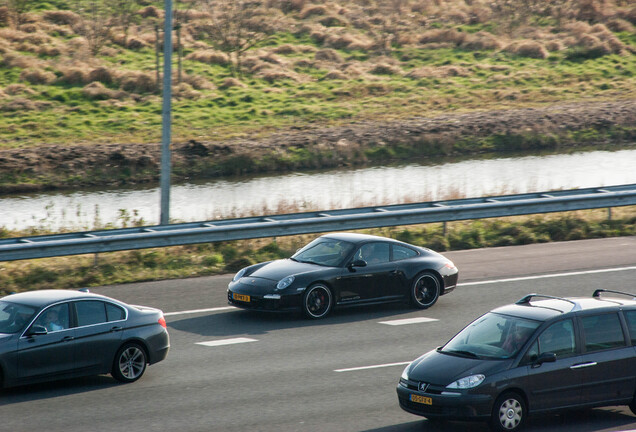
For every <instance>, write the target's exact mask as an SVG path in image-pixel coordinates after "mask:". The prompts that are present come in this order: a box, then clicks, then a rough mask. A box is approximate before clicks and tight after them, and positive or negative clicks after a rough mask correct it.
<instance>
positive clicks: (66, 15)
mask: <svg viewBox="0 0 636 432" xmlns="http://www.w3.org/2000/svg"><path fill="white" fill-rule="evenodd" d="M42 18H44V19H45V20H46V21H49V22H52V23H54V24H62V25H73V24H75V23H77V22H78V21H79V19H80V17H79V15H77V14H76V13H75V12H72V11H70V10H50V11H45V12H44V13H43V14H42Z"/></svg>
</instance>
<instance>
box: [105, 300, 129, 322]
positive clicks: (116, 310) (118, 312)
mask: <svg viewBox="0 0 636 432" xmlns="http://www.w3.org/2000/svg"><path fill="white" fill-rule="evenodd" d="M106 317H107V318H108V321H119V320H123V319H124V318H126V311H124V310H123V309H122V308H120V307H119V306H115V305H114V304H111V303H106Z"/></svg>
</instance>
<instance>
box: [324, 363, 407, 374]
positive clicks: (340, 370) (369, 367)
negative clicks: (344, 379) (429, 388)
mask: <svg viewBox="0 0 636 432" xmlns="http://www.w3.org/2000/svg"><path fill="white" fill-rule="evenodd" d="M409 363H411V362H399V363H386V364H379V365H372V366H360V367H354V368H347V369H334V372H353V371H360V370H367V369H379V368H385V367H392V366H406V365H407V364H409Z"/></svg>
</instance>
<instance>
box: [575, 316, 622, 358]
mask: <svg viewBox="0 0 636 432" xmlns="http://www.w3.org/2000/svg"><path fill="white" fill-rule="evenodd" d="M581 323H582V324H583V333H584V335H585V350H586V351H587V352H591V351H601V350H605V349H610V348H616V347H622V346H625V338H624V336H623V328H622V327H621V322H620V320H619V318H618V315H617V314H604V315H593V316H587V317H583V318H581Z"/></svg>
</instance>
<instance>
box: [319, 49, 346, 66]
mask: <svg viewBox="0 0 636 432" xmlns="http://www.w3.org/2000/svg"><path fill="white" fill-rule="evenodd" d="M314 59H316V60H322V61H328V62H332V63H342V62H343V61H344V60H342V57H340V54H338V53H337V52H336V51H334V50H332V49H328V48H326V49H322V50H320V51H316V54H314Z"/></svg>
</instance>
